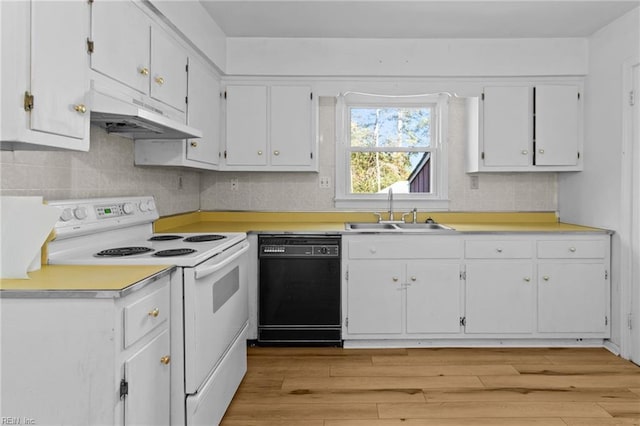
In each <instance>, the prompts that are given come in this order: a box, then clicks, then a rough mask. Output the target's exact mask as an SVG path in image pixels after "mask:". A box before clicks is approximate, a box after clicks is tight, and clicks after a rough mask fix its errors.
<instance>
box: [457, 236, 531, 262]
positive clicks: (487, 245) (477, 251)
mask: <svg viewBox="0 0 640 426" xmlns="http://www.w3.org/2000/svg"><path fill="white" fill-rule="evenodd" d="M532 254H533V249H532V243H531V242H530V241H510V240H491V241H487V240H485V241H465V244H464V255H465V257H466V258H469V259H528V258H530V257H532Z"/></svg>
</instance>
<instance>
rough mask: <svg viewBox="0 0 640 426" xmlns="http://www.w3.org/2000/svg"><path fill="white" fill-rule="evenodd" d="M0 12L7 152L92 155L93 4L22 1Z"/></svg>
mask: <svg viewBox="0 0 640 426" xmlns="http://www.w3.org/2000/svg"><path fill="white" fill-rule="evenodd" d="M0 8H1V13H0V15H1V17H2V23H1V28H2V50H1V52H2V70H1V76H2V78H1V84H2V108H1V111H2V114H1V121H2V126H0V140H1V141H2V143H1V147H2V149H73V150H82V151H87V150H88V149H89V111H88V109H87V106H86V100H85V97H86V96H87V94H88V89H89V79H88V54H87V47H86V40H87V37H88V34H89V26H88V23H89V21H88V17H89V6H88V4H87V3H86V2H65V1H53V2H43V1H32V2H28V1H21V2H0ZM61 22H64V25H60V23H61Z"/></svg>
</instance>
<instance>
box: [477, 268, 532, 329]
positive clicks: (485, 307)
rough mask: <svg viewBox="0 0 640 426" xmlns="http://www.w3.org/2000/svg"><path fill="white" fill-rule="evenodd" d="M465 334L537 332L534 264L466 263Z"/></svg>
mask: <svg viewBox="0 0 640 426" xmlns="http://www.w3.org/2000/svg"><path fill="white" fill-rule="evenodd" d="M466 275H467V279H466V298H465V312H466V314H465V331H466V332H467V333H486V334H494V333H499V334H502V333H532V332H533V331H534V321H533V318H534V309H535V299H534V295H535V293H534V288H533V282H532V277H533V264H532V262H531V261H529V262H508V261H500V262H495V261H494V262H488V263H478V262H469V263H467V264H466Z"/></svg>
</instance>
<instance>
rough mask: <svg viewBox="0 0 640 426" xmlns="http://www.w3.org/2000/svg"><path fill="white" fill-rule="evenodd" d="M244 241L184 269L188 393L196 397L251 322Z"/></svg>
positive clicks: (245, 245)
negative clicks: (238, 336) (237, 337)
mask: <svg viewBox="0 0 640 426" xmlns="http://www.w3.org/2000/svg"><path fill="white" fill-rule="evenodd" d="M248 250H249V243H248V242H247V241H243V242H241V243H239V244H237V245H235V246H233V247H231V248H229V249H228V250H226V251H224V252H222V253H220V254H218V255H217V256H215V257H213V258H211V259H209V260H207V261H205V262H203V263H201V264H199V265H198V266H196V267H195V268H185V269H184V354H185V359H184V364H185V390H186V393H187V394H194V393H196V391H197V390H198V389H200V388H201V387H202V385H203V384H204V382H205V380H206V379H207V377H208V376H209V375H210V374H211V373H212V371H213V369H214V367H215V366H216V364H218V362H219V361H220V359H221V358H222V355H223V354H224V353H225V351H226V350H227V348H229V346H230V345H231V344H232V342H233V341H234V339H235V338H236V336H237V335H238V334H239V333H240V332H241V331H242V329H243V327H244V326H245V325H246V324H247V321H248V319H249V307H248V298H247V297H248V293H247V251H248Z"/></svg>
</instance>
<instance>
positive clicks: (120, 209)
mask: <svg viewBox="0 0 640 426" xmlns="http://www.w3.org/2000/svg"><path fill="white" fill-rule="evenodd" d="M49 205H50V206H54V207H57V208H58V209H59V210H60V218H59V220H58V222H57V223H56V226H55V230H56V235H57V238H58V237H61V236H65V235H77V234H81V233H87V231H92V232H93V231H99V230H107V229H109V228H112V227H118V226H121V225H135V224H140V223H151V222H153V221H154V220H156V219H158V217H159V214H158V211H157V210H156V204H155V201H154V199H153V197H120V198H93V199H77V200H61V201H50V202H49Z"/></svg>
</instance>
